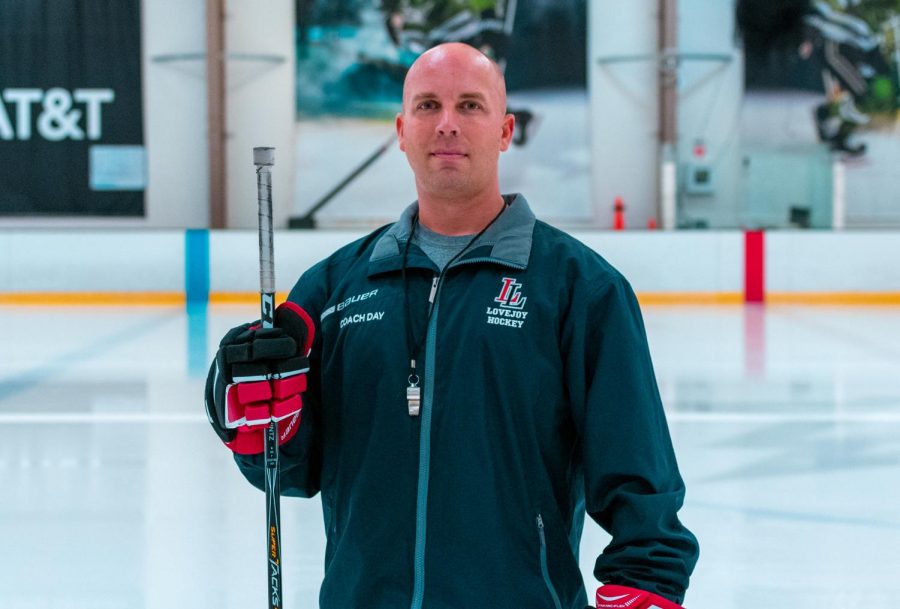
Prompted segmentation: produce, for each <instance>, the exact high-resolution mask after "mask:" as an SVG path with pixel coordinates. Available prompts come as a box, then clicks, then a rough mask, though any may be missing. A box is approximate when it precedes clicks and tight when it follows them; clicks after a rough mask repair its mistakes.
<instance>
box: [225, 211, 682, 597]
mask: <svg viewBox="0 0 900 609" xmlns="http://www.w3.org/2000/svg"><path fill="white" fill-rule="evenodd" d="M505 198H506V200H507V202H508V203H510V205H509V207H508V208H507V209H506V211H505V212H504V213H503V214H502V215H501V216H500V217H499V218H498V219H497V220H496V222H494V224H493V225H492V226H491V227H490V228H489V229H488V230H487V231H486V232H485V233H484V234H483V235H482V236H481V237H480V238H479V239H478V240H477V241H476V242H475V243H474V244H473V245H472V247H471V248H470V249H469V250H468V251H467V252H466V253H465V254H463V255H462V256H461V257H460V258H459V259H458V260H457V261H456V262H454V263H453V264H451V265H450V266H449V267H448V268H447V269H446V270H445V271H444V273H443V274H440V273H439V272H438V269H437V268H436V267H435V265H434V264H433V263H432V262H431V260H430V259H429V258H428V257H427V256H426V255H425V254H424V253H423V252H422V251H421V250H420V249H419V248H418V247H417V246H416V245H411V246H410V248H409V252H408V260H407V284H408V289H409V302H410V310H409V311H407V310H406V307H405V298H404V283H403V279H402V260H403V249H404V246H405V245H406V241H407V239H408V238H409V234H410V230H411V226H412V221H413V218H414V216H415V213H416V210H417V207H416V205H415V204H413V205H412V206H410V207H409V208H408V209H407V210H406V211H405V212H404V214H403V215H402V217H401V218H400V220H399V221H398V222H396V223H394V224H393V225H390V226H388V227H384V228H382V229H379V230H377V231H375V232H373V233H372V234H370V235H369V236H367V237H365V238H363V239H361V240H359V241H356V242H354V243H351V244H349V245H347V246H345V247H343V248H341V249H340V250H338V251H337V252H336V253H334V254H333V255H332V256H330V257H329V258H327V259H326V260H324V261H322V262H320V263H319V264H317V265H316V266H314V267H313V268H311V269H310V270H309V271H308V272H306V273H305V274H304V275H303V276H302V277H301V278H300V280H299V282H298V283H297V284H296V286H295V287H294V289H293V290H292V291H291V293H290V296H289V300H291V301H293V302H296V303H297V304H299V305H300V306H302V307H303V308H304V309H306V311H307V312H309V314H310V315H311V316H312V318H313V319H314V320H318V324H317V335H316V340H315V343H314V345H313V351H312V354H311V359H310V369H311V372H310V378H309V390H308V392H307V394H306V395H305V396H304V408H303V415H302V421H301V424H300V429H299V430H298V433H297V435H296V436H294V438H293V439H292V440H291V441H289V442H288V443H287V444H285V445H284V446H283V447H282V453H281V468H282V482H281V484H282V492H283V494H285V495H297V496H303V497H312V496H313V495H315V494H316V493H317V492H321V493H322V507H323V512H324V520H325V531H326V535H327V548H326V552H325V579H324V581H323V583H322V587H321V593H320V606H321V607H322V608H323V609H360V608H363V607H365V608H366V609H397V608H403V609H406V608H407V607H409V608H411V609H421V608H425V609H482V608H500V607H503V608H506V607H508V608H510V609H562V608H565V609H584V607H585V606H586V605H587V604H588V603H587V596H586V592H585V584H584V582H583V581H582V577H581V572H580V571H579V566H578V553H579V542H580V537H581V531H582V526H583V523H584V514H585V512H587V514H588V515H590V517H591V518H593V519H594V520H595V521H596V522H597V523H598V524H599V525H600V526H602V527H603V528H604V529H605V530H606V531H608V532H609V533H610V534H611V535H612V541H611V543H610V544H609V545H608V546H607V547H606V548H605V549H604V550H603V552H602V554H600V556H599V557H598V558H597V562H596V566H595V569H594V574H595V576H596V577H597V579H598V580H599V581H601V582H604V583H615V584H621V585H626V586H633V587H636V588H641V589H644V590H648V591H651V592H655V593H657V594H660V595H662V596H665V597H668V598H670V599H672V600H674V601H676V602H681V601H682V598H683V596H684V591H685V589H686V588H687V585H688V577H689V576H690V573H691V571H692V570H693V567H694V564H695V562H696V560H697V555H698V546H697V541H696V539H695V537H694V536H693V535H692V534H691V533H690V531H688V530H687V529H686V528H685V527H684V526H683V525H682V524H681V523H680V522H679V520H678V517H677V512H678V510H679V508H680V507H681V505H682V502H683V499H684V492H685V489H684V484H683V482H682V479H681V476H680V474H679V472H678V467H677V464H676V460H675V455H674V452H673V449H672V443H671V440H670V437H669V432H668V427H667V425H666V420H665V415H664V413H663V408H662V404H661V402H660V398H659V391H658V389H657V385H656V380H655V377H654V374H653V368H652V364H651V361H650V354H649V350H648V346H647V339H646V335H645V332H644V327H643V322H642V319H641V314H640V310H639V308H638V304H637V301H636V299H635V296H634V294H633V292H632V290H631V287H630V286H629V284H628V282H627V281H626V280H625V279H624V278H623V277H622V275H620V274H619V273H618V272H617V271H616V270H615V269H614V268H613V267H612V266H610V265H609V264H608V263H607V262H606V261H605V260H603V258H601V257H600V256H599V255H597V254H596V253H595V252H593V251H592V250H590V249H589V248H587V247H586V246H584V245H583V244H581V243H580V242H578V241H577V240H575V239H574V238H572V237H571V236H569V235H567V234H565V233H563V232H561V231H559V230H557V229H555V228H553V227H551V226H549V225H547V224H545V223H543V222H540V221H537V220H535V217H534V215H533V214H532V212H531V210H530V209H529V207H528V204H527V202H526V201H525V199H524V197H522V196H521V195H515V196H507V197H505ZM436 280H437V283H435V282H436ZM435 285H436V286H437V287H436V289H435ZM430 296H431V297H432V300H433V304H431V303H430V302H429V300H430ZM432 307H433V311H431V315H430V319H429V310H430V309H431V308H432ZM406 315H409V317H410V321H411V327H412V329H413V335H414V337H415V338H416V339H421V338H422V337H423V336H424V340H423V341H422V342H423V343H424V346H423V348H422V352H421V353H418V354H417V358H416V359H417V366H418V371H419V375H420V386H421V396H422V402H421V412H420V414H419V416H411V415H410V414H409V410H408V407H407V406H408V405H407V392H406V390H407V387H408V386H409V382H408V377H409V360H410V357H409V355H408V353H407V352H408V347H407V335H406V329H405V316H406ZM416 342H418V340H417V341H416ZM236 460H237V462H238V464H239V466H240V468H241V470H242V472H243V473H244V475H245V476H246V477H247V479H248V480H249V481H250V482H251V483H253V484H254V485H256V486H257V487H259V488H263V462H262V458H261V456H251V457H247V456H240V455H237V456H236ZM288 569H289V567H288ZM591 592H593V585H592V587H591Z"/></svg>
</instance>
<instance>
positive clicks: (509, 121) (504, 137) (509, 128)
mask: <svg viewBox="0 0 900 609" xmlns="http://www.w3.org/2000/svg"><path fill="white" fill-rule="evenodd" d="M515 130H516V117H515V116H514V115H512V114H507V115H506V116H504V117H503V127H502V130H501V132H500V151H501V152H506V151H507V150H508V149H509V144H510V142H512V136H513V132H514V131H515Z"/></svg>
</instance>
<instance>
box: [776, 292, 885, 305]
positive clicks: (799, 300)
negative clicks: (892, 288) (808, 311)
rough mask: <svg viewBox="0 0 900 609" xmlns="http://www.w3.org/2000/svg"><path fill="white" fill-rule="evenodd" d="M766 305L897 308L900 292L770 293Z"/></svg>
mask: <svg viewBox="0 0 900 609" xmlns="http://www.w3.org/2000/svg"><path fill="white" fill-rule="evenodd" d="M766 304H799V305H850V306H860V305H862V306H897V305H900V292H769V293H767V294H766Z"/></svg>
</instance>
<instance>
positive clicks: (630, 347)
mask: <svg viewBox="0 0 900 609" xmlns="http://www.w3.org/2000/svg"><path fill="white" fill-rule="evenodd" d="M579 283H580V284H581V285H582V286H584V287H583V289H584V290H585V291H584V292H582V293H581V294H578V290H575V293H574V294H573V299H572V303H573V304H572V305H571V310H570V312H569V315H570V319H569V323H567V324H565V327H566V330H565V331H564V332H563V347H564V349H566V351H564V353H566V355H565V357H566V365H567V377H568V378H567V381H568V383H569V387H570V390H572V399H573V412H574V416H575V420H576V424H577V425H578V427H579V433H580V440H581V446H582V455H583V465H584V485H585V508H586V511H587V513H588V514H589V515H590V516H591V518H593V519H594V520H595V521H596V522H597V523H598V524H599V525H600V526H601V527H603V528H604V529H605V530H606V531H607V532H608V533H609V534H610V535H612V541H611V542H610V544H609V545H608V546H607V547H606V548H605V549H604V550H603V553H602V554H601V555H600V556H599V557H598V558H597V562H596V564H595V567H594V575H595V576H596V577H597V579H598V580H599V581H601V582H603V583H608V584H619V585H623V586H631V587H634V588H640V589H642V590H647V591H649V592H654V593H656V594H659V595H661V596H664V597H666V598H669V599H672V600H673V601H675V602H677V603H681V602H682V600H683V598H684V592H685V590H686V589H687V586H688V579H689V577H690V574H691V572H692V571H693V568H694V565H695V563H696V561H697V557H698V554H699V547H698V544H697V539H696V538H695V537H694V535H693V534H692V533H691V532H690V531H689V530H688V529H687V528H685V527H684V525H682V524H681V522H680V521H679V519H678V515H677V513H678V510H679V509H680V508H681V505H682V503H683V501H684V493H685V488H684V482H683V481H682V478H681V475H680V473H679V471H678V465H677V463H676V460H675V453H674V450H673V448H672V441H671V438H670V436H669V430H668V426H667V424H666V419H665V413H664V412H663V407H662V402H661V400H660V397H659V390H658V388H657V385H656V379H655V376H654V373H653V365H652V363H651V361H650V351H649V347H648V344H647V337H646V333H645V331H644V325H643V320H642V318H641V313H640V309H639V307H638V303H637V299H636V297H635V295H634V292H633V291H632V289H631V286H630V285H629V284H628V282H627V281H626V280H625V279H624V278H623V277H622V276H621V275H618V274H615V275H614V276H613V277H612V279H610V280H607V281H605V282H600V283H599V284H598V283H595V282H587V281H580V282H579ZM572 322H574V323H572Z"/></svg>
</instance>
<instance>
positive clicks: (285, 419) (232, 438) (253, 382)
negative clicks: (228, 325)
mask: <svg viewBox="0 0 900 609" xmlns="http://www.w3.org/2000/svg"><path fill="white" fill-rule="evenodd" d="M314 333H315V329H314V327H313V322H312V320H311V319H310V317H309V315H308V314H307V313H306V311H304V310H303V309H302V308H300V307H299V306H298V305H296V304H294V303H292V302H285V303H282V304H281V305H279V306H278V308H277V309H276V310H275V327H273V328H266V329H264V328H262V327H260V326H259V324H258V322H257V323H255V324H243V325H241V326H238V327H236V328H232V329H231V330H230V331H229V332H228V333H227V334H226V335H225V337H224V338H223V339H222V341H221V343H219V350H218V352H217V353H216V360H215V361H214V362H213V365H212V369H211V370H210V374H209V378H208V379H207V383H206V415H207V417H208V418H209V422H210V423H211V424H212V426H213V429H214V430H215V432H216V433H217V434H218V436H219V438H221V439H222V441H223V442H224V443H225V446H227V447H228V448H230V449H231V450H233V451H234V452H236V453H238V454H242V455H253V454H259V453H262V452H263V446H264V443H265V438H264V436H265V432H266V427H268V425H269V421H270V420H272V419H274V420H275V421H277V422H278V443H279V444H284V443H285V442H287V441H288V440H290V439H291V438H292V437H294V434H296V433H297V428H298V427H299V426H300V411H301V409H302V408H303V401H302V398H301V394H302V393H303V392H304V391H306V372H307V371H308V370H309V360H308V359H307V358H308V356H309V350H310V347H311V346H312V341H313V335H314Z"/></svg>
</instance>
